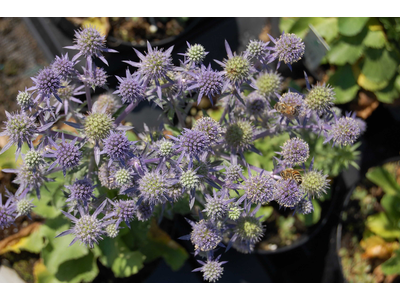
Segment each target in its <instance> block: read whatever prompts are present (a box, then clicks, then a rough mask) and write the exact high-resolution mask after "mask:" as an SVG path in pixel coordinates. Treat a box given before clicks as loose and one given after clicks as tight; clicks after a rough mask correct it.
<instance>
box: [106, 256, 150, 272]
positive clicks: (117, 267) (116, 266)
mask: <svg viewBox="0 0 400 300" xmlns="http://www.w3.org/2000/svg"><path fill="white" fill-rule="evenodd" d="M144 259H145V256H144V255H143V254H142V253H141V252H139V251H130V252H123V253H120V255H119V256H118V257H116V258H115V260H114V262H113V264H112V266H111V270H112V271H113V273H114V275H115V277H129V276H131V275H134V274H136V273H138V272H139V271H140V269H142V268H143V261H144Z"/></svg>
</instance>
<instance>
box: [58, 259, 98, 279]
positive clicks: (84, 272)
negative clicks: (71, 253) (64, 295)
mask: <svg viewBox="0 0 400 300" xmlns="http://www.w3.org/2000/svg"><path fill="white" fill-rule="evenodd" d="M97 274H99V268H98V267H97V263H96V257H95V255H94V254H93V252H89V254H88V255H85V256H84V257H81V258H78V259H74V260H68V261H66V262H64V263H62V264H61V265H60V266H59V267H58V271H57V273H56V274H55V275H54V277H56V278H57V280H59V281H61V282H91V281H92V280H93V279H95V278H96V276H97Z"/></svg>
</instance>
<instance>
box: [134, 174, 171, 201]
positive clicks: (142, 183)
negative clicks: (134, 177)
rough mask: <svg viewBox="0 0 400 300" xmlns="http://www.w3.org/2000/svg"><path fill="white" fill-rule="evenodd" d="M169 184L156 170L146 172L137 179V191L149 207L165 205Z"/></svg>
mask: <svg viewBox="0 0 400 300" xmlns="http://www.w3.org/2000/svg"><path fill="white" fill-rule="evenodd" d="M168 186H169V184H168V182H167V179H166V176H164V174H163V173H162V172H160V171H158V170H154V171H151V172H147V173H145V174H144V176H143V177H142V178H140V179H139V187H138V189H139V191H140V193H141V197H143V201H144V202H146V203H149V204H151V205H155V204H159V203H165V201H166V198H165V195H166V193H167V188H168Z"/></svg>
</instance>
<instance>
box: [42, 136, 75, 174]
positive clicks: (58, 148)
mask: <svg viewBox="0 0 400 300" xmlns="http://www.w3.org/2000/svg"><path fill="white" fill-rule="evenodd" d="M76 140H77V139H75V140H73V141H71V142H70V143H68V142H66V141H65V139H64V135H63V136H62V141H61V143H60V144H59V145H57V144H56V143H55V142H54V141H53V140H50V142H51V144H52V145H53V147H54V148H55V150H53V149H50V150H48V151H49V152H50V153H51V154H48V155H47V156H48V157H54V158H56V161H55V162H53V163H52V164H51V165H50V167H49V169H52V168H53V167H54V165H55V164H59V165H60V166H61V167H62V168H63V172H64V176H65V175H66V171H67V170H70V169H73V168H75V167H76V166H78V165H79V163H80V160H81V157H82V152H81V151H80V146H79V145H75V142H76Z"/></svg>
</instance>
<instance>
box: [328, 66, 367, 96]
mask: <svg viewBox="0 0 400 300" xmlns="http://www.w3.org/2000/svg"><path fill="white" fill-rule="evenodd" d="M328 83H330V84H331V85H332V86H333V87H334V91H335V93H336V98H335V103H336V104H343V103H347V102H349V101H351V100H353V99H354V98H355V97H356V95H357V92H358V89H359V86H358V85H357V82H356V79H355V78H354V75H353V71H352V69H351V66H350V65H349V64H346V65H344V66H343V67H339V68H338V69H337V70H336V72H335V73H334V74H333V75H332V76H331V77H330V78H329V81H328Z"/></svg>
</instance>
